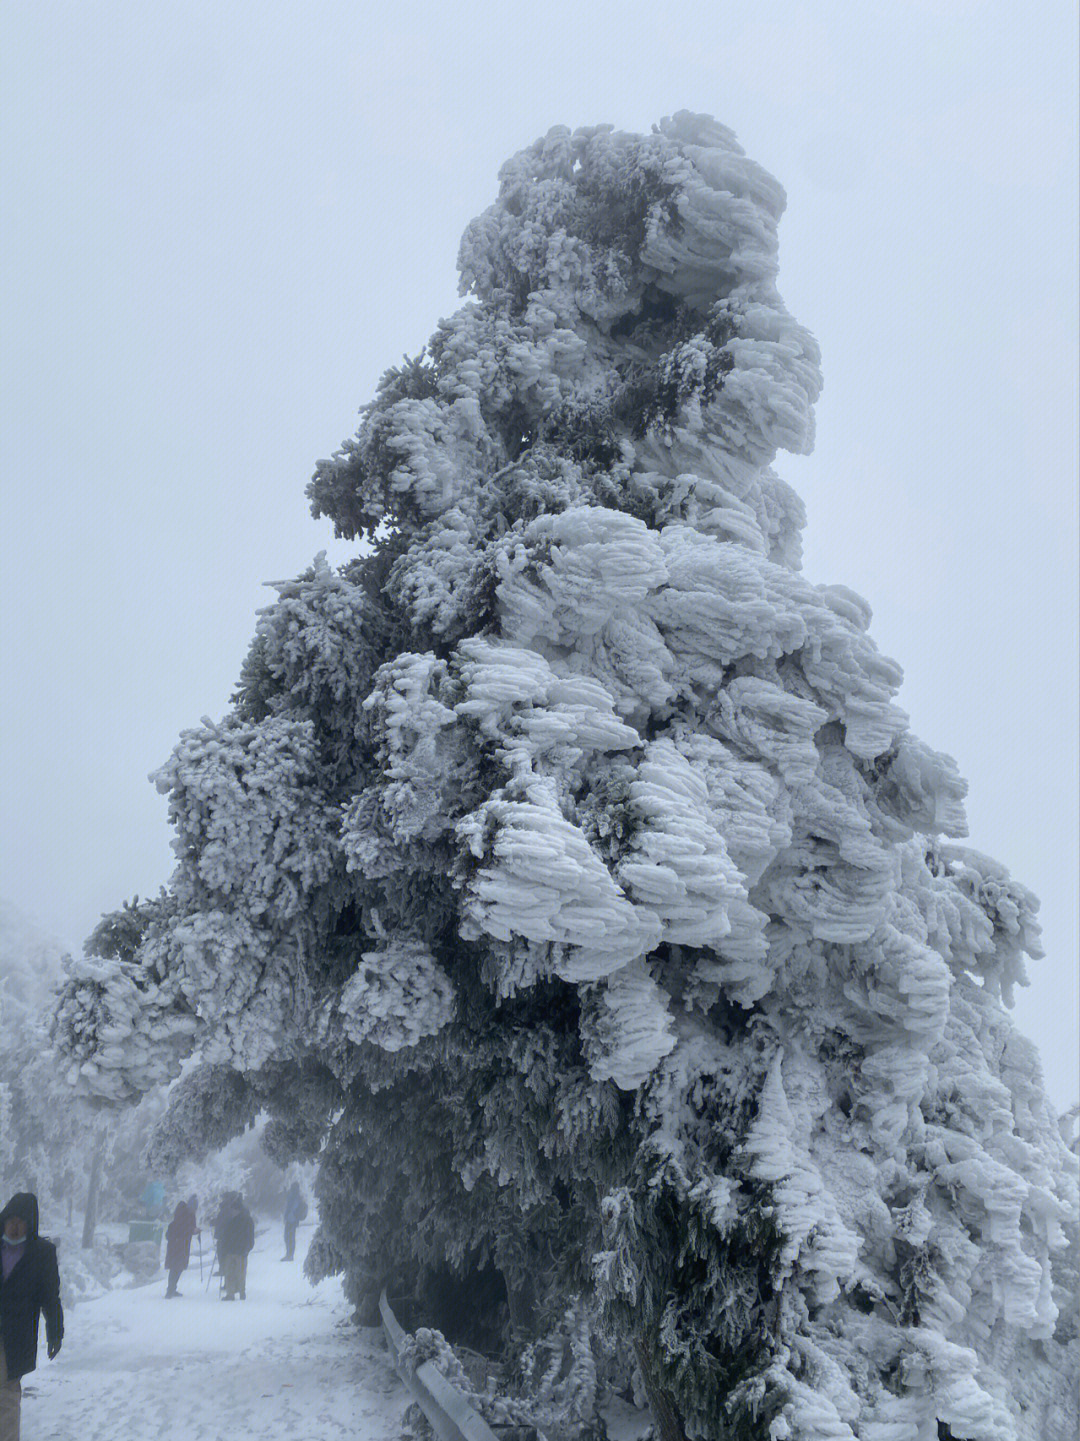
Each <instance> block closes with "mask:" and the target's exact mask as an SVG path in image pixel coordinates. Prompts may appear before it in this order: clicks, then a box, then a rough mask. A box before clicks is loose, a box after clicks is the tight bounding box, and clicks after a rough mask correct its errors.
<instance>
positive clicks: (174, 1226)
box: [165, 1201, 199, 1299]
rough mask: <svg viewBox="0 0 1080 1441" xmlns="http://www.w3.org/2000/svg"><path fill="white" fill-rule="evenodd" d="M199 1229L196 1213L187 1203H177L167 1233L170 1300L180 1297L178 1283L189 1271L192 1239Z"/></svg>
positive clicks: (166, 1247) (166, 1256) (167, 1293)
mask: <svg viewBox="0 0 1080 1441" xmlns="http://www.w3.org/2000/svg"><path fill="white" fill-rule="evenodd" d="M198 1231H199V1228H198V1226H197V1225H196V1224H195V1213H194V1211H193V1210H192V1209H191V1206H190V1205H189V1203H188V1202H187V1201H180V1202H178V1203H177V1207H176V1210H175V1211H174V1212H173V1218H172V1220H171V1221H170V1222H169V1229H168V1230H167V1231H166V1232H165V1266H166V1269H167V1270H168V1272H169V1286H168V1289H167V1290H166V1292H165V1297H166V1299H168V1298H169V1297H171V1296H179V1295H180V1292H179V1291H178V1290H177V1289H176V1285H177V1282H178V1281H179V1280H180V1277H181V1275H182V1274H183V1272H184V1271H186V1270H187V1267H188V1262H189V1261H190V1260H191V1238H192V1236H195V1235H197V1234H198Z"/></svg>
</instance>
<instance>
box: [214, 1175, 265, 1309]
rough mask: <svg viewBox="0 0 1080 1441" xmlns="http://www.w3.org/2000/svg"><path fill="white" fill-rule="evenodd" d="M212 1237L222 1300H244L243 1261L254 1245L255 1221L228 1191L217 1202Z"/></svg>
mask: <svg viewBox="0 0 1080 1441" xmlns="http://www.w3.org/2000/svg"><path fill="white" fill-rule="evenodd" d="M214 1236H215V1239H217V1241H218V1258H219V1262H220V1266H221V1274H222V1277H223V1278H224V1281H225V1290H224V1293H223V1295H222V1300H223V1301H232V1300H235V1298H236V1296H237V1294H239V1296H240V1299H241V1301H243V1300H245V1299H246V1297H247V1258H248V1253H249V1252H250V1251H251V1249H252V1247H253V1246H254V1245H255V1222H254V1221H253V1220H252V1218H251V1212H250V1211H249V1210H248V1209H247V1207H246V1206H245V1205H244V1201H243V1197H242V1196H241V1195H240V1194H239V1193H238V1192H236V1191H232V1192H230V1193H229V1195H228V1196H226V1197H225V1199H224V1200H223V1201H222V1203H221V1210H220V1211H219V1212H218V1220H217V1224H216V1225H215V1226H214Z"/></svg>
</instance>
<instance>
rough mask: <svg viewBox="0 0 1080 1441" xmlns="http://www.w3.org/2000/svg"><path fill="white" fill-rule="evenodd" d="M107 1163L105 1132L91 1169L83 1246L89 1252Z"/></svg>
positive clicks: (95, 1148) (96, 1148)
mask: <svg viewBox="0 0 1080 1441" xmlns="http://www.w3.org/2000/svg"><path fill="white" fill-rule="evenodd" d="M104 1163H105V1132H104V1131H101V1132H99V1133H98V1139H97V1145H96V1146H95V1147H94V1160H93V1164H92V1165H91V1167H90V1184H89V1186H88V1187H87V1190H86V1215H85V1216H84V1217H83V1231H82V1244H83V1250H84V1251H88V1250H89V1249H90V1247H91V1246H92V1245H93V1244H94V1230H95V1228H96V1226H97V1218H98V1198H99V1196H100V1194H101V1170H102V1166H103V1165H104Z"/></svg>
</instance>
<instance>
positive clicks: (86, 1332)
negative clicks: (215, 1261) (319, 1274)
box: [22, 1224, 408, 1441]
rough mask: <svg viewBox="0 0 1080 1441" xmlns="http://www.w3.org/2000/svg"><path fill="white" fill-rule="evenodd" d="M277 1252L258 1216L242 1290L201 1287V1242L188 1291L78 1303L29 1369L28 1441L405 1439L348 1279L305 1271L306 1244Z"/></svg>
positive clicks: (151, 1290) (382, 1362) (395, 1394)
mask: <svg viewBox="0 0 1080 1441" xmlns="http://www.w3.org/2000/svg"><path fill="white" fill-rule="evenodd" d="M306 1229H307V1228H305V1230H306ZM303 1234H304V1233H303V1232H301V1236H303ZM308 1234H310V1232H309V1233H308ZM207 1239H208V1238H207V1237H204V1252H205V1250H206V1249H207V1245H206V1242H207ZM281 1253H282V1245H281V1226H280V1224H275V1225H271V1226H270V1227H269V1229H267V1228H266V1227H265V1226H263V1225H260V1227H259V1234H258V1236H257V1238H256V1242H255V1250H254V1251H253V1252H252V1254H251V1257H250V1258H249V1264H248V1280H247V1300H245V1301H233V1302H223V1301H221V1300H219V1299H218V1291H217V1280H216V1278H215V1280H214V1281H213V1282H212V1283H211V1285H210V1287H209V1289H208V1290H207V1289H206V1288H205V1287H204V1286H203V1285H201V1284H200V1282H199V1264H198V1260H197V1257H196V1254H195V1252H194V1251H193V1256H192V1259H193V1261H194V1266H193V1267H191V1268H189V1270H188V1271H186V1272H185V1274H184V1276H183V1278H182V1279H181V1282H180V1292H181V1296H180V1299H179V1300H175V1301H166V1300H165V1299H164V1293H165V1278H164V1275H162V1276H161V1278H160V1279H158V1280H156V1281H154V1282H153V1283H151V1284H148V1285H144V1286H139V1287H135V1288H133V1289H128V1290H114V1291H110V1292H107V1293H106V1294H105V1295H103V1296H99V1297H97V1298H96V1299H94V1300H90V1301H84V1302H81V1303H80V1304H78V1305H76V1306H74V1307H71V1308H70V1309H69V1310H68V1312H67V1313H66V1315H65V1326H66V1334H65V1337H64V1345H63V1349H62V1350H61V1352H60V1355H59V1356H58V1357H57V1358H56V1360H55V1361H53V1362H49V1361H48V1360H46V1357H45V1347H44V1337H42V1345H41V1352H40V1355H39V1359H38V1369H37V1370H36V1371H35V1372H34V1373H33V1374H32V1375H30V1376H27V1377H26V1380H25V1383H24V1398H25V1399H24V1401H23V1411H22V1415H23V1425H22V1438H23V1441H76V1438H77V1441H226V1438H228V1441H293V1438H296V1441H301V1438H302V1441H338V1438H344V1437H348V1438H349V1441H398V1438H399V1437H400V1435H401V1430H402V1416H403V1413H404V1411H405V1408H406V1406H407V1404H408V1397H407V1394H406V1392H405V1390H404V1388H403V1387H402V1386H401V1383H400V1382H399V1381H398V1378H397V1376H396V1374H395V1373H394V1371H393V1369H392V1367H391V1365H390V1363H389V1360H388V1358H387V1355H386V1351H385V1348H384V1344H383V1341H382V1337H381V1334H380V1333H379V1332H377V1331H358V1330H357V1328H356V1327H355V1326H354V1325H353V1324H352V1323H351V1321H350V1320H349V1316H350V1311H351V1308H350V1307H349V1305H348V1304H347V1303H346V1302H345V1300H344V1298H343V1297H342V1294H341V1285H340V1282H338V1281H337V1280H329V1281H324V1282H322V1283H321V1284H320V1285H319V1286H317V1287H314V1288H313V1287H312V1286H311V1285H310V1284H309V1283H308V1282H307V1281H306V1280H305V1278H304V1275H303V1271H302V1256H303V1248H302V1246H300V1245H298V1246H297V1259H296V1260H295V1261H294V1262H292V1263H288V1262H282V1260H281V1259H280V1258H281ZM60 1263H61V1270H63V1253H62V1252H61V1257H60ZM205 1265H206V1261H205V1258H204V1266H205Z"/></svg>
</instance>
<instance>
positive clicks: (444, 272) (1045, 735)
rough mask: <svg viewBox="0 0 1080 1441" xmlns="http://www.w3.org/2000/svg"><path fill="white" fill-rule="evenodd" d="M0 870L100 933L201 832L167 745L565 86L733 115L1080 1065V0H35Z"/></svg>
mask: <svg viewBox="0 0 1080 1441" xmlns="http://www.w3.org/2000/svg"><path fill="white" fill-rule="evenodd" d="M4 30H5V34H4V36H3V45H2V47H0V48H2V50H3V66H4V73H3V76H2V89H3V102H2V103H3V107H4V112H3V137H2V138H3V183H4V194H3V224H4V241H3V245H4V249H3V267H4V316H3V321H4V324H3V367H4V369H3V377H2V379H3V487H4V489H3V502H4V504H3V525H2V546H3V551H2V556H0V581H2V586H3V593H2V617H0V619H2V626H3V630H2V636H0V644H2V651H0V660H2V667H3V674H2V698H0V705H2V709H0V735H2V753H0V777H2V785H3V792H2V798H0V826H2V853H0V894H3V895H4V896H6V897H8V898H9V899H10V900H12V901H14V902H15V903H16V904H17V905H18V906H20V907H21V908H22V910H23V911H24V912H26V913H27V914H29V915H30V916H32V917H34V918H35V919H36V920H37V921H38V922H39V924H40V925H41V926H42V927H43V928H45V929H46V930H48V931H51V932H52V933H54V934H55V935H57V936H58V937H59V938H60V939H61V940H62V941H64V942H65V943H66V944H67V945H69V946H71V947H76V946H78V944H79V943H80V941H81V940H82V939H83V937H84V936H85V935H86V933H87V932H88V931H89V930H90V929H91V927H92V926H93V924H94V923H95V922H96V920H97V917H98V915H99V914H100V913H101V912H102V911H103V910H107V909H111V908H113V907H114V906H116V905H118V904H119V903H120V901H121V900H123V899H124V898H126V897H129V896H131V895H132V894H134V893H136V892H137V893H139V894H141V895H146V894H148V893H153V892H155V891H156V890H157V888H158V887H159V886H160V885H161V884H162V883H164V882H165V881H166V879H167V878H168V874H169V871H170V869H171V854H170V851H169V840H170V831H169V828H168V825H167V821H166V811H165V801H164V799H163V798H162V797H160V796H159V795H158V794H157V792H156V791H155V790H154V788H153V787H152V786H151V785H150V784H149V783H148V781H147V779H146V777H147V773H148V772H149V771H150V770H151V769H153V768H154V767H156V766H157V765H159V764H160V763H161V762H162V761H163V760H164V759H165V758H166V757H167V755H168V754H169V752H170V750H171V748H172V746H173V744H174V742H175V739H176V737H177V735H178V733H179V731H180V730H181V729H182V728H184V727H187V726H190V725H193V724H197V723H198V721H199V718H200V717H201V716H202V715H204V714H209V715H212V716H213V715H219V714H220V713H221V712H222V711H223V710H224V709H225V708H226V705H227V702H228V698H229V694H230V692H231V689H232V685H233V682H234V681H235V679H236V676H237V674H238V671H239V667H240V662H241V659H242V657H243V655H244V652H245V650H246V647H247V643H248V640H249V638H250V636H251V633H252V630H253V626H254V613H255V610H256V608H257V607H259V606H260V605H264V604H266V603H267V601H268V599H269V593H268V592H266V591H265V590H263V589H262V588H261V586H262V583H263V582H265V581H268V580H275V579H281V578H285V577H288V576H291V575H294V574H296V573H297V572H298V571H300V570H301V569H303V568H304V566H306V565H307V564H308V563H309V562H310V560H311V558H312V556H313V555H314V553H315V552H316V551H317V550H320V549H324V548H325V549H327V550H328V551H329V554H330V558H331V560H332V561H334V562H340V561H341V560H343V559H345V558H346V556H347V555H348V554H349V553H350V548H349V547H348V546H346V545H344V544H342V543H340V542H334V541H333V538H332V535H331V532H330V530H329V528H328V526H327V525H326V523H325V522H320V523H319V524H316V523H315V522H314V521H313V520H312V519H311V518H310V516H309V514H308V510H307V502H306V500H305V497H304V486H305V483H306V481H307V479H308V476H309V475H310V473H311V470H312V468H313V464H314V462H315V460H316V459H317V458H318V457H320V456H324V455H328V454H330V453H331V452H332V451H333V450H334V449H335V448H336V447H337V446H338V445H339V443H340V442H341V441H342V440H343V439H344V438H345V437H346V436H347V435H349V434H351V433H352V431H353V430H354V429H355V426H356V412H357V409H358V407H359V406H360V405H361V404H362V403H363V402H364V401H365V400H367V399H368V398H369V397H370V395H371V394H372V391H373V387H374V385H375V382H376V380H377V378H378V376H379V374H380V373H381V371H382V370H383V369H385V368H386V367H387V366H389V365H391V364H394V363H396V362H397V361H398V360H399V358H400V357H401V355H402V353H403V352H405V351H408V352H410V353H411V352H415V351H416V350H418V349H419V348H420V347H421V346H422V344H423V343H424V341H425V340H426V338H427V336H428V335H429V334H430V332H431V330H432V329H433V328H434V325H435V323H436V321H437V320H438V319H439V317H440V316H443V315H446V314H449V313H450V311H452V310H453V309H454V308H455V307H456V305H457V304H458V303H459V302H458V299H457V294H456V272H455V264H454V262H455V259H456V254H457V244H458V239H459V237H460V234H461V231H462V229H463V228H464V226H465V224H466V223H467V221H468V220H469V219H470V218H471V217H472V216H473V215H475V214H476V213H477V212H478V211H479V210H481V209H482V208H483V207H484V206H485V205H487V204H488V203H490V201H491V199H492V198H493V197H494V194H495V191H496V174H497V171H498V167H499V165H500V164H501V162H502V161H503V160H504V159H506V158H507V157H508V156H509V155H511V154H512V153H513V152H514V151H516V150H518V149H520V148H521V147H522V146H524V145H527V144H528V143H530V142H531V141H532V140H534V139H535V138H536V137H537V136H538V135H540V134H543V133H544V132H545V131H546V130H548V129H549V128H550V126H552V125H555V124H567V125H571V126H576V125H583V124H595V123H599V122H610V123H613V124H615V125H617V126H618V127H620V128H623V129H633V130H643V129H648V127H649V126H650V125H651V124H652V123H653V122H654V121H656V120H658V119H659V118H660V117H661V116H662V115H665V114H670V113H671V112H672V111H674V110H678V109H684V108H685V109H691V110H698V111H706V112H709V113H711V114H713V115H715V116H716V117H717V118H718V119H719V120H721V121H723V122H724V123H725V124H727V125H729V126H731V127H732V128H733V129H734V130H735V131H736V132H737V134H738V135H739V138H740V140H741V141H742V143H743V145H744V146H745V148H746V149H747V151H748V152H749V154H751V155H752V156H753V157H754V158H755V159H757V160H759V161H760V162H761V163H762V164H764V165H765V166H766V167H767V168H768V169H769V170H771V171H772V172H773V173H774V174H775V175H776V176H777V177H778V178H779V179H780V180H781V181H782V182H783V184H784V185H785V187H786V188H787V191H788V197H789V208H788V214H787V216H786V218H785V220H784V221H783V223H782V225H781V277H780V283H781V290H782V292H783V294H784V296H785V299H786V301H787V303H788V307H789V309H790V310H791V311H792V313H793V314H794V315H796V316H797V317H798V318H799V320H801V321H802V322H803V323H804V324H806V325H808V326H809V327H810V328H811V329H812V330H813V331H814V333H815V334H816V335H817V337H818V339H819V341H820V342H821V345H822V350H823V352H824V369H825V378H826V389H825V394H824V396H823V398H822V400H821V403H820V405H819V408H818V445H817V450H816V453H815V454H814V456H813V457H811V458H810V459H799V460H795V459H793V458H791V457H785V456H781V457H780V461H779V469H780V471H781V473H782V474H783V475H784V476H785V477H786V478H787V479H788V480H789V481H791V482H792V483H793V484H794V485H795V487H796V488H797V489H798V490H799V491H800V493H801V494H802V496H803V498H804V499H805V501H806V503H807V506H808V509H809V514H810V523H809V527H808V533H807V542H806V558H805V569H806V572H807V574H808V576H809V577H810V578H811V579H813V580H815V581H839V582H842V583H843V584H845V585H849V586H851V587H852V588H853V589H855V590H857V591H859V592H860V593H861V594H863V595H864V596H866V597H867V599H868V600H869V601H870V602H871V604H872V605H873V607H874V611H875V621H874V625H873V628H872V633H873V634H874V635H875V637H876V639H877V641H878V644H879V645H880V646H881V648H882V649H883V650H884V651H886V652H887V653H888V654H891V655H893V656H895V657H896V658H897V659H898V660H900V661H901V663H902V664H903V665H904V667H905V670H906V673H907V681H906V684H905V688H904V691H903V692H902V695H901V701H902V703H903V704H904V705H905V707H906V709H907V710H908V711H909V713H910V714H911V716H912V723H913V728H914V729H915V731H916V732H917V733H918V734H919V735H921V736H922V737H923V738H924V739H925V740H927V741H928V742H929V743H930V744H932V745H934V746H936V747H937V748H939V749H942V750H947V751H949V752H950V753H952V754H953V755H955V756H956V758H957V760H958V761H959V763H960V767H961V770H962V771H963V773H964V774H965V775H966V776H967V777H968V779H969V780H970V783H971V794H970V798H969V816H970V820H971V843H972V844H973V845H975V846H976V847H977V848H979V849H980V850H985V851H987V852H989V853H990V854H992V855H995V856H997V857H998V858H999V859H1001V860H1002V861H1004V862H1005V863H1006V864H1007V865H1008V866H1009V867H1010V868H1011V869H1012V871H1013V873H1014V874H1015V875H1016V876H1017V877H1018V878H1019V879H1021V880H1023V881H1024V883H1025V884H1027V885H1029V886H1030V887H1031V888H1032V889H1033V890H1034V891H1036V893H1037V894H1039V895H1040V896H1041V897H1042V899H1043V921H1044V931H1045V940H1046V945H1047V951H1048V955H1047V958H1046V959H1045V960H1044V961H1041V962H1039V963H1037V964H1036V965H1033V966H1032V968H1031V969H1032V982H1033V984H1032V986H1031V988H1030V990H1029V991H1028V992H1026V993H1025V994H1024V995H1023V996H1022V997H1021V999H1020V1002H1019V1004H1018V1008H1017V1009H1018V1015H1019V1017H1020V1020H1021V1024H1022V1025H1023V1027H1024V1029H1026V1030H1027V1031H1028V1032H1029V1033H1030V1034H1032V1035H1034V1036H1035V1037H1036V1039H1038V1040H1039V1042H1040V1044H1041V1046H1042V1048H1043V1053H1044V1058H1045V1062H1046V1069H1047V1077H1048V1082H1049V1085H1050V1090H1051V1094H1052V1095H1053V1096H1054V1098H1055V1099H1056V1100H1057V1102H1058V1103H1059V1104H1060V1105H1066V1104H1068V1103H1069V1102H1070V1101H1071V1100H1072V1099H1074V1098H1075V1096H1076V1095H1077V1093H1078V1090H1080V1087H1078V1083H1077V1076H1076V1070H1077V1062H1076V1015H1077V949H1078V948H1077V915H1076V911H1077V905H1076V889H1077V887H1076V875H1077V815H1076V805H1077V741H1076V716H1077V606H1076V593H1077V486H1076V482H1077V424H1076V422H1077V410H1076V393H1077V279H1076V246H1077V195H1076V180H1075V177H1076V173H1077V138H1076V137H1077V125H1076V107H1077V92H1076V79H1075V70H1076V55H1077V37H1076V14H1075V5H1074V3H1073V0H1040V3H1039V4H1038V5H1037V6H1034V7H1030V8H1024V7H1020V6H1018V5H1017V4H1016V3H1015V0H894V3H892V4H889V5H858V4H855V3H853V0H815V3H813V4H799V3H792V0H775V3H770V0H707V3H705V0H700V3H693V4H688V3H683V0H667V3H666V4H665V5H664V6H663V7H661V6H658V5H657V4H655V3H649V4H645V3H639V0H620V3H607V0H574V3H567V0H546V3H543V4H541V3H532V4H524V3H518V0H500V3H499V4H497V5H495V4H469V3H467V0H464V3H458V4H456V5H448V4H446V3H445V0H439V3H431V0H396V3H395V4H393V5H381V4H380V5H364V4H357V3H356V0H349V3H325V0H324V3H320V0H304V3H300V0H290V3H279V0H261V3H260V4H258V5H255V4H234V5H222V4H220V3H205V0H187V3H176V0H173V3H169V0H163V3H159V4H156V5H147V4H145V3H142V0H139V3H124V0H109V3H95V0H74V3H57V0H8V4H7V6H6V22H5V26H4Z"/></svg>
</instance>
